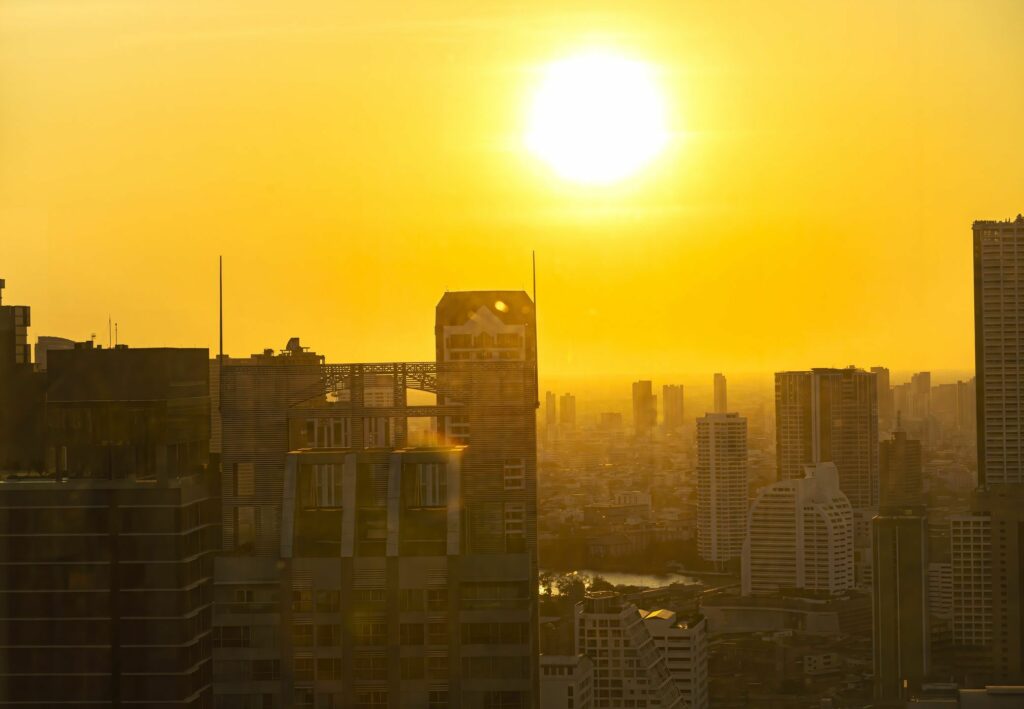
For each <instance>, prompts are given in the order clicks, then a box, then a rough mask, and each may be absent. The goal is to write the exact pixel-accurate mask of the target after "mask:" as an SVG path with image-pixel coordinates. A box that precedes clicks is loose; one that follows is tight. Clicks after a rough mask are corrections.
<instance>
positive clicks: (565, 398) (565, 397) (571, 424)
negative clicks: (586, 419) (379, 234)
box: [558, 394, 576, 432]
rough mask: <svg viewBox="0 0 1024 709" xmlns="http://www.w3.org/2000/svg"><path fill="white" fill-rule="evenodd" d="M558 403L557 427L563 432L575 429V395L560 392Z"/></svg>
mask: <svg viewBox="0 0 1024 709" xmlns="http://www.w3.org/2000/svg"><path fill="white" fill-rule="evenodd" d="M559 404H560V406H559V414H558V425H559V427H561V429H562V431H565V432H569V431H574V430H576V397H575V396H573V395H572V394H562V396H561V399H560V400H559Z"/></svg>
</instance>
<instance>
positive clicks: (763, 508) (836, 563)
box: [742, 463, 854, 596]
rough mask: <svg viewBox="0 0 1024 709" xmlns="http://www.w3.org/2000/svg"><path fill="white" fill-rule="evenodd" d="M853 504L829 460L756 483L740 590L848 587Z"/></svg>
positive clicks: (851, 573) (834, 589) (851, 570)
mask: <svg viewBox="0 0 1024 709" xmlns="http://www.w3.org/2000/svg"><path fill="white" fill-rule="evenodd" d="M853 541H854V540H853V508H852V507H851V506H850V502H849V500H848V499H847V497H846V495H845V494H843V492H842V490H841V489H840V487H839V473H838V471H837V470H836V466H835V465H833V464H832V463H819V464H817V465H809V466H807V467H806V468H805V477H803V478H799V479H789V480H780V481H778V482H776V483H772V484H771V485H768V486H767V487H764V488H761V490H760V491H759V492H758V495H757V498H756V499H755V500H754V502H753V503H752V504H751V506H750V514H749V517H748V522H747V535H746V538H745V540H744V543H743V569H742V591H743V595H745V596H749V595H751V594H762V593H777V592H779V591H784V590H788V589H805V590H810V591H825V592H828V593H840V592H842V591H846V590H848V589H851V588H853V587H854V568H853V547H854V544H853Z"/></svg>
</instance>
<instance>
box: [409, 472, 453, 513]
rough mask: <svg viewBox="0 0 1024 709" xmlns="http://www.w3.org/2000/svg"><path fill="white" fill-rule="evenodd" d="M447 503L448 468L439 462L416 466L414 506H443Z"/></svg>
mask: <svg viewBox="0 0 1024 709" xmlns="http://www.w3.org/2000/svg"><path fill="white" fill-rule="evenodd" d="M447 504H448V470H447V468H446V466H444V465H442V464H441V463H419V464H418V465H417V466H416V504H415V505H413V506H414V507H445V506H447Z"/></svg>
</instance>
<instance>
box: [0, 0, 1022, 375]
mask: <svg viewBox="0 0 1024 709" xmlns="http://www.w3.org/2000/svg"><path fill="white" fill-rule="evenodd" d="M1021 26H1024V3H1020V2H1014V1H1012V0H1010V1H1007V2H976V1H972V2H967V1H965V2H960V3H953V2H939V1H937V0H936V1H931V0H929V1H921V2H911V1H909V0H908V1H905V2H876V3H871V2H868V3H865V2H838V1H836V2H810V1H808V2H792V3H765V2H761V1H752V2H710V1H709V2H705V3H698V2H679V0H666V1H665V2H661V3H635V2H631V3H609V4H608V5H606V6H602V5H601V4H600V3H595V2H551V1H550V0H536V1H532V2H517V3H508V2H489V3H488V2H473V3H470V2H465V1H464V0H460V1H458V2H430V3H426V2H420V3H414V2H408V1H406V2H372V3H368V2H360V3H356V2H349V3H342V2H335V1H333V0H332V1H330V2H326V1H325V2H300V1H296V0H291V1H289V2H273V3H271V2H254V1H253V0H238V1H237V2H218V1H216V0H166V1H163V0H149V1H141V2H140V0H124V1H123V2H122V1H121V0H95V1H94V0H67V1H66V2H46V1H44V0H27V1H24V2H20V1H17V0H5V2H3V3H2V4H0V277H6V278H7V282H8V290H7V293H6V294H7V302H12V303H27V304H30V305H32V306H33V315H34V321H35V323H34V324H35V326H34V328H33V334H34V335H40V334H53V335H63V336H69V337H75V338H78V339H83V338H85V337H88V335H89V333H90V332H99V333H101V337H100V338H99V339H101V340H104V339H105V335H104V334H103V333H105V329H106V322H107V314H108V312H109V313H111V314H112V315H113V317H114V319H115V320H117V321H118V322H119V323H120V331H121V334H122V341H125V342H128V343H130V344H132V345H137V346H146V345H158V344H166V345H178V346H184V345H198V346H210V347H215V344H216V317H215V315H216V311H215V306H216V260H217V255H218V254H220V253H223V254H224V256H225V259H226V265H227V281H226V284H227V302H226V307H225V313H226V317H227V333H226V342H227V349H228V351H229V352H230V353H232V354H236V355H242V354H247V353H249V352H254V351H258V350H260V349H262V348H263V347H266V346H273V347H282V346H283V345H284V342H285V340H286V339H287V338H288V337H289V336H291V335H301V336H302V337H303V339H304V340H305V341H306V344H309V345H312V346H314V347H315V348H316V349H317V350H319V351H321V352H325V353H326V354H328V355H329V356H330V358H331V359H335V360H390V359H429V358H431V357H432V353H433V347H432V337H433V330H432V318H433V306H434V305H435V303H436V302H437V300H438V299H439V297H440V295H441V293H442V292H443V291H444V290H445V289H446V288H449V289H453V290H455V289H470V288H516V287H524V288H527V289H528V287H529V282H530V266H529V263H530V250H531V249H536V250H537V252H538V264H539V288H540V292H539V301H540V302H539V306H540V308H539V313H540V318H541V320H540V324H539V328H540V337H541V350H540V352H541V359H542V361H541V364H542V371H543V372H544V373H546V374H548V375H551V376H561V375H566V374H575V375H586V374H588V373H613V374H623V375H629V376H634V375H636V376H639V375H657V374H658V373H660V372H668V371H672V372H679V371H707V370H719V369H721V370H726V371H729V370H742V371H753V370H760V369H764V370H771V369H776V368H802V367H809V366H829V365H846V364H849V363H857V364H860V365H864V366H867V365H871V364H887V365H889V366H891V367H893V368H894V369H926V368H933V369H940V368H947V367H948V368H959V367H970V366H971V364H972V361H973V340H972V329H971V319H972V302H971V298H972V291H971V270H970V259H971V245H970V225H971V221H972V220H973V219H976V218H1005V217H1009V216H1013V215H1016V214H1017V212H1018V211H1024V190H1022V187H1024V173H1022V171H1021V165H1024V131H1022V127H1021V126H1022V125H1024V92H1022V91H1021V90H1020V89H1021V87H1022V86H1024V49H1022V47H1021V43H1020V34H1019V33H1020V27H1021ZM592 47H599V48H608V49H612V50H615V51H621V52H623V53H625V54H627V55H629V56H631V57H633V58H636V59H641V60H644V61H647V62H650V63H651V64H653V65H654V66H655V67H656V69H657V71H658V77H659V81H660V83H661V85H662V86H663V87H664V89H665V92H666V99H667V102H668V105H669V110H670V114H671V115H670V117H671V121H672V127H673V130H674V131H676V134H675V137H674V139H673V142H672V144H671V146H670V148H669V150H668V151H667V152H666V153H664V154H663V155H662V156H661V157H660V158H659V159H658V160H657V161H656V162H655V163H654V164H653V165H652V166H650V167H649V168H648V169H647V170H645V171H644V172H643V173H641V174H640V175H639V176H637V177H636V178H634V179H631V180H629V181H627V182H625V183H621V184H619V185H615V186H611V187H574V186H571V185H568V184H566V183H563V182H560V181H559V180H558V179H556V178H554V177H552V176H551V175H550V174H549V172H548V170H547V168H545V167H544V166H543V165H542V164H539V163H538V162H537V161H536V160H535V159H533V158H532V157H531V156H530V155H529V154H528V153H527V151H526V150H525V148H524V147H523V145H522V139H521V134H522V130H523V125H524V119H525V116H526V111H527V108H528V102H529V96H530V91H531V88H532V87H534V86H536V84H537V82H538V79H539V76H540V72H541V71H542V69H543V66H544V64H545V63H546V62H549V61H552V60H555V59H558V58H561V57H565V56H567V55H570V54H572V53H573V52H574V51H579V50H581V49H586V48H592Z"/></svg>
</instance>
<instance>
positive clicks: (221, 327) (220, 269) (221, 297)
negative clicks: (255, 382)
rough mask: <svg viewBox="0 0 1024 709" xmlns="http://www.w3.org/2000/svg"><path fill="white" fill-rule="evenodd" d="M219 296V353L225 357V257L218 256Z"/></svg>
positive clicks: (221, 356) (221, 357)
mask: <svg viewBox="0 0 1024 709" xmlns="http://www.w3.org/2000/svg"><path fill="white" fill-rule="evenodd" d="M217 298H218V305H219V314H218V320H219V335H220V347H219V349H218V354H219V355H220V359H223V358H224V257H223V256H218V257H217Z"/></svg>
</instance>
